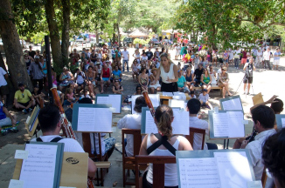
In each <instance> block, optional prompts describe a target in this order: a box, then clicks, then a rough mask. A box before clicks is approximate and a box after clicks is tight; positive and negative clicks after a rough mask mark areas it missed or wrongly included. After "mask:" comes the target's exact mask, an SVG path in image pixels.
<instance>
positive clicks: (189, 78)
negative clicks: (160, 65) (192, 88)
mask: <svg viewBox="0 0 285 188" xmlns="http://www.w3.org/2000/svg"><path fill="white" fill-rule="evenodd" d="M185 79H186V81H187V82H192V73H190V76H187V74H186V75H185Z"/></svg>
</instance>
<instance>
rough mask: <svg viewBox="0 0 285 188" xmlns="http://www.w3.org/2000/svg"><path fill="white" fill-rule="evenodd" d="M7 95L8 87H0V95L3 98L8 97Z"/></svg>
mask: <svg viewBox="0 0 285 188" xmlns="http://www.w3.org/2000/svg"><path fill="white" fill-rule="evenodd" d="M8 94H9V87H8V85H5V86H1V87H0V95H1V96H3V95H8Z"/></svg>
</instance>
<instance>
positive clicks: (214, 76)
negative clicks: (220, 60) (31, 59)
mask: <svg viewBox="0 0 285 188" xmlns="http://www.w3.org/2000/svg"><path fill="white" fill-rule="evenodd" d="M209 68H210V71H209V74H210V77H211V79H212V81H211V83H212V86H216V85H217V78H216V71H214V69H213V66H212V65H210V66H209Z"/></svg>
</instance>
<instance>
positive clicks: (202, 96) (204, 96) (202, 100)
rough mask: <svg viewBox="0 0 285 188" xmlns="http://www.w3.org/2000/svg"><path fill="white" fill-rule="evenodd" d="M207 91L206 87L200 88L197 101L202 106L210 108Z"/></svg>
mask: <svg viewBox="0 0 285 188" xmlns="http://www.w3.org/2000/svg"><path fill="white" fill-rule="evenodd" d="M207 92H208V90H207V89H203V90H202V93H201V94H200V95H199V101H200V103H201V106H202V107H206V108H209V109H211V107H210V105H209V104H210V103H209V94H208V93H207Z"/></svg>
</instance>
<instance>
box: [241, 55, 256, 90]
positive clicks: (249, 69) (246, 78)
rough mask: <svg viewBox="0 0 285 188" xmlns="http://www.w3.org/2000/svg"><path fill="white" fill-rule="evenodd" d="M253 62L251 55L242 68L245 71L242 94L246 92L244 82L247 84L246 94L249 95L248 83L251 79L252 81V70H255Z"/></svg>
mask: <svg viewBox="0 0 285 188" xmlns="http://www.w3.org/2000/svg"><path fill="white" fill-rule="evenodd" d="M253 62H254V59H253V57H251V58H250V59H249V62H248V63H246V64H245V65H244V68H243V70H244V71H245V75H244V79H243V83H244V87H243V91H244V94H246V93H245V89H246V84H247V94H248V95H249V90H250V84H252V81H253V71H254V70H255V66H254V63H253Z"/></svg>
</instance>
